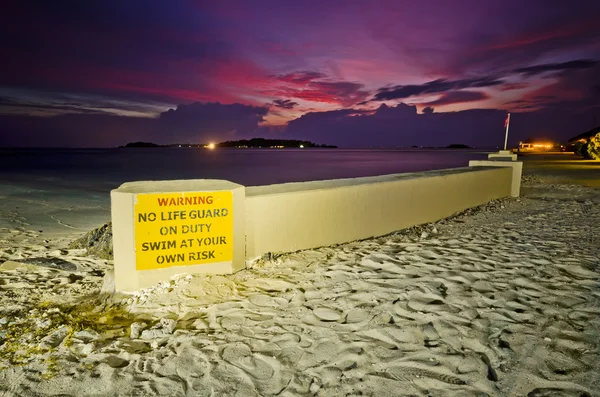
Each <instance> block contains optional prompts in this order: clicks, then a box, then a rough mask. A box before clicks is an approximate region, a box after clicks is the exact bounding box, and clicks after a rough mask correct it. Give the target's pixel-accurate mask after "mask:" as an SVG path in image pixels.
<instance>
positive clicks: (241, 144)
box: [119, 138, 337, 149]
mask: <svg viewBox="0 0 600 397" xmlns="http://www.w3.org/2000/svg"><path fill="white" fill-rule="evenodd" d="M180 147H182V148H183V147H186V148H187V147H211V148H212V147H217V148H219V147H226V148H267V149H286V148H325V149H335V148H337V146H333V145H319V144H316V143H314V142H310V141H301V140H296V139H266V138H252V139H241V140H238V141H225V142H220V143H216V144H214V146H210V144H200V143H172V144H168V145H158V144H156V143H152V142H130V143H128V144H126V145H125V146H119V148H180Z"/></svg>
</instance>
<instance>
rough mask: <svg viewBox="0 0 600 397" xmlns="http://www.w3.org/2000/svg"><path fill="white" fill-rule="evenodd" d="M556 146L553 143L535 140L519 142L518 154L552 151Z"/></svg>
mask: <svg viewBox="0 0 600 397" xmlns="http://www.w3.org/2000/svg"><path fill="white" fill-rule="evenodd" d="M555 146H556V144H555V143H554V142H548V141H543V140H536V139H531V138H529V139H526V140H524V141H523V142H519V147H518V151H519V152H544V151H548V150H552V149H553V148H554V147H555Z"/></svg>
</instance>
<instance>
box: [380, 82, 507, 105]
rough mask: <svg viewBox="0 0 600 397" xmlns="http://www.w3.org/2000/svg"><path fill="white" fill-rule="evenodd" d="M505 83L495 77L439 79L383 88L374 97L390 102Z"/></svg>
mask: <svg viewBox="0 0 600 397" xmlns="http://www.w3.org/2000/svg"><path fill="white" fill-rule="evenodd" d="M503 83H504V82H503V81H502V80H500V79H497V78H494V77H484V78H476V79H462V80H453V81H452V80H445V79H438V80H434V81H430V82H427V83H425V84H419V85H397V86H394V87H383V88H380V89H379V90H377V94H375V96H374V97H373V100H374V101H388V100H392V99H407V98H410V97H413V96H417V95H424V94H437V93H440V92H446V91H453V90H460V89H463V88H482V87H492V86H497V85H500V84H503Z"/></svg>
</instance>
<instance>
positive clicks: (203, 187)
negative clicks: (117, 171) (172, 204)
mask: <svg viewBox="0 0 600 397" xmlns="http://www.w3.org/2000/svg"><path fill="white" fill-rule="evenodd" d="M238 188H242V189H243V188H244V186H242V185H239V184H237V183H234V182H229V181H224V180H219V179H181V180H173V181H136V182H125V183H124V184H122V185H121V186H119V187H118V188H117V189H114V190H112V192H116V193H168V192H197V191H218V190H233V189H238Z"/></svg>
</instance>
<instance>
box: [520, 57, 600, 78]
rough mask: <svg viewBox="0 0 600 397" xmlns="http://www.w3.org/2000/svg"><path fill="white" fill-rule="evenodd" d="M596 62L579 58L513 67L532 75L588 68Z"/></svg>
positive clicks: (522, 72) (596, 62)
mask: <svg viewBox="0 0 600 397" xmlns="http://www.w3.org/2000/svg"><path fill="white" fill-rule="evenodd" d="M597 64H598V61H594V60H589V59H579V60H575V61H569V62H563V63H547V64H543V65H535V66H528V67H526V68H519V69H515V71H514V72H515V73H520V74H524V75H527V76H533V75H536V74H542V73H546V72H560V71H563V70H577V69H589V68H592V67H594V66H596V65H597Z"/></svg>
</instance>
